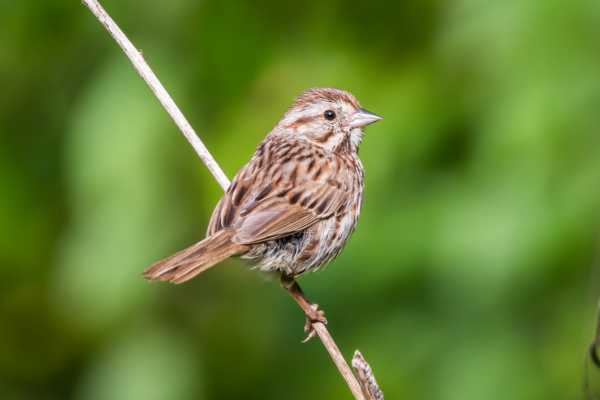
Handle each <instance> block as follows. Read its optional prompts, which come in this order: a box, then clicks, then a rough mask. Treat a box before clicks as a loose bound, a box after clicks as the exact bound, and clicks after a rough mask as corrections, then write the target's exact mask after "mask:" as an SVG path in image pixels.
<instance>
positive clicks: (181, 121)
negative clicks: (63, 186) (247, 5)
mask: <svg viewBox="0 0 600 400" xmlns="http://www.w3.org/2000/svg"><path fill="white" fill-rule="evenodd" d="M82 3H83V4H84V5H85V6H87V7H88V8H89V9H90V11H91V12H92V13H93V14H94V15H95V16H96V18H98V20H99V21H100V22H101V23H102V25H104V27H105V28H106V30H107V31H108V32H109V33H110V34H111V36H112V37H113V38H114V39H115V40H116V42H117V43H118V44H119V46H121V48H122V49H123V51H124V52H125V54H126V55H127V57H129V59H130V60H131V62H132V64H133V66H134V67H135V69H136V70H137V71H138V73H139V74H140V76H141V77H142V78H144V80H145V81H146V83H147V84H148V86H150V89H152V92H154V94H155V95H156V97H157V98H158V100H159V101H160V102H161V104H162V105H163V107H164V108H165V110H167V113H169V115H170V116H171V118H173V121H175V124H177V126H178V127H179V129H180V130H181V132H183V135H184V136H185V138H186V139H187V140H188V142H190V144H191V145H192V147H193V148H194V150H195V151H196V153H198V156H200V158H201V159H202V161H204V164H206V166H207V167H208V169H209V170H210V172H211V173H212V174H213V176H214V177H215V179H216V180H217V182H218V183H219V185H221V187H222V188H223V190H225V191H226V190H227V188H228V187H229V184H230V182H229V179H227V176H225V173H223V170H222V169H221V168H220V167H219V164H217V162H216V161H215V159H214V158H213V156H212V155H211V154H210V152H209V151H208V149H207V148H206V146H204V143H202V141H201V140H200V138H199V137H198V135H197V134H196V132H194V129H192V126H191V125H190V124H189V122H188V121H187V119H186V118H185V117H184V116H183V114H182V113H181V111H180V110H179V108H178V107H177V105H176V104H175V102H174V101H173V99H171V96H169V94H168V93H167V91H166V89H165V88H164V86H163V85H162V84H161V83H160V81H159V80H158V78H157V77H156V75H155V74H154V73H153V72H152V70H151V69H150V66H148V64H147V63H146V60H144V57H143V55H142V52H141V51H138V50H137V49H136V48H135V47H134V46H133V44H132V43H131V42H130V41H129V39H127V37H126V36H125V34H124V33H123V31H121V29H120V28H119V27H118V26H117V24H116V23H115V22H114V21H113V20H112V18H111V17H110V16H109V15H108V14H107V13H106V11H105V10H104V8H102V6H101V5H100V3H98V1H96V0H83V1H82ZM313 327H314V328H315V331H316V332H317V333H318V335H319V337H320V338H321V340H322V341H323V344H324V345H325V347H326V348H327V351H329V354H330V355H331V358H333V361H334V362H335V364H336V365H337V367H338V369H339V370H340V373H341V374H342V376H343V377H344V379H345V380H346V383H348V386H349V387H350V390H351V391H352V394H353V395H354V397H355V398H356V399H357V400H365V397H366V395H363V392H362V390H361V385H359V383H358V382H357V380H356V377H355V376H354V374H353V373H352V371H351V370H350V367H349V366H348V363H346V360H344V357H343V356H342V353H341V352H340V350H339V349H338V347H337V346H336V344H335V342H334V341H333V339H332V338H331V335H330V334H329V332H328V331H327V328H326V327H325V325H323V324H322V323H320V322H316V323H314V324H313ZM359 354H360V353H359ZM363 361H364V359H363ZM365 364H366V362H365ZM366 365H367V367H368V364H366ZM369 371H370V369H369ZM371 376H372V374H371ZM359 377H360V374H359ZM380 393H381V392H380ZM367 399H369V397H367ZM377 399H378V400H379V399H383V395H381V397H378V398H377Z"/></svg>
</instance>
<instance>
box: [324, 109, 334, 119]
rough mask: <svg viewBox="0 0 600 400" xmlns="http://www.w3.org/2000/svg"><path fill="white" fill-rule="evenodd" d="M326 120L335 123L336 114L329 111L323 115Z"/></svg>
mask: <svg viewBox="0 0 600 400" xmlns="http://www.w3.org/2000/svg"><path fill="white" fill-rule="evenodd" d="M323 116H324V117H325V119H326V120H329V121H333V120H334V119H335V113H334V112H333V111H331V110H327V111H325V112H324V113H323Z"/></svg>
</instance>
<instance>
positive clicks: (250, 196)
mask: <svg viewBox="0 0 600 400" xmlns="http://www.w3.org/2000/svg"><path fill="white" fill-rule="evenodd" d="M380 119H381V117H379V116H377V115H375V114H373V113H370V112H368V111H366V110H363V109H362V108H360V104H359V103H358V101H357V100H356V98H354V96H353V95H352V94H350V93H348V92H346V91H343V90H340V89H336V88H315V89H310V90H307V91H306V92H304V93H302V94H301V95H300V96H299V97H297V98H296V99H295V100H294V104H293V105H292V107H290V109H289V110H287V111H286V113H285V114H284V115H283V118H282V119H281V121H279V123H278V124H277V125H276V126H275V128H273V130H272V131H271V133H269V134H268V135H267V137H266V138H265V140H263V141H262V142H261V143H260V144H259V145H258V148H257V149H256V153H254V155H253V156H252V158H251V159H250V162H248V164H246V165H245V166H244V167H243V168H242V169H241V170H240V171H239V172H238V173H237V175H236V176H235V178H234V179H233V181H232V182H231V186H230V187H229V189H228V190H227V192H226V193H225V194H224V195H223V197H222V198H221V200H220V201H219V204H217V207H216V208H215V210H214V212H213V214H212V217H211V220H210V223H209V226H208V232H207V234H206V239H204V240H203V241H201V242H199V243H197V244H195V245H193V246H191V247H189V248H187V249H185V250H183V251H180V252H179V253H177V254H175V255H172V256H171V257H169V258H166V259H164V260H162V261H159V262H157V263H156V264H154V265H152V266H151V267H149V268H148V269H146V271H145V272H144V274H143V275H144V277H145V278H146V279H148V280H151V281H153V280H170V281H172V282H174V283H181V282H184V281H186V280H188V279H190V278H192V277H194V276H195V275H197V274H199V273H200V272H202V271H204V270H205V269H207V268H209V267H211V266H212V265H214V264H216V263H218V262H219V261H221V260H223V259H225V258H227V257H231V256H241V257H242V258H244V259H247V260H250V262H251V263H252V264H253V265H254V266H255V268H258V269H260V270H262V271H269V272H277V273H279V274H281V282H282V284H283V287H284V288H285V289H286V290H288V291H289V292H290V293H291V294H292V296H294V298H295V299H296V300H297V301H298V302H299V303H300V305H301V306H302V308H303V309H304V311H305V312H306V314H307V326H306V329H307V330H308V329H310V324H311V322H313V321H319V322H324V323H326V320H325V318H324V313H323V312H322V311H316V307H314V308H313V307H311V303H309V302H308V301H307V300H306V297H305V296H304V294H303V293H302V291H301V290H300V287H299V286H298V284H297V283H296V282H295V278H296V277H297V276H298V275H300V274H302V273H304V272H306V271H311V270H316V269H317V268H319V267H321V266H325V265H326V264H328V263H329V262H331V261H332V260H334V259H335V258H336V257H337V256H338V255H339V254H340V252H341V251H342V249H343V248H344V245H345V244H346V242H347V241H348V238H349V237H350V235H352V232H354V228H355V227H356V222H357V220H358V215H359V213H360V209H361V206H362V200H363V188H364V183H363V175H364V170H363V166H362V164H361V162H360V159H359V158H358V146H359V145H360V143H361V141H362V135H363V130H362V127H363V126H365V125H367V124H370V123H373V122H375V121H378V120H380Z"/></svg>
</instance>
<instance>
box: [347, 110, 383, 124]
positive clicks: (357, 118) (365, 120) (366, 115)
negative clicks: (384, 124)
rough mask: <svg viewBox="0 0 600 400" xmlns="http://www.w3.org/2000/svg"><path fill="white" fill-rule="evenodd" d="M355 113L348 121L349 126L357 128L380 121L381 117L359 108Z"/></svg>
mask: <svg viewBox="0 0 600 400" xmlns="http://www.w3.org/2000/svg"><path fill="white" fill-rule="evenodd" d="M356 110H357V111H356V112H355V113H354V114H352V118H351V119H350V126H353V127H359V126H365V125H369V124H372V123H373V122H377V121H379V120H380V119H381V117H380V116H379V115H377V114H373V113H372V112H369V111H367V110H364V109H362V108H360V107H358V108H357V109H356Z"/></svg>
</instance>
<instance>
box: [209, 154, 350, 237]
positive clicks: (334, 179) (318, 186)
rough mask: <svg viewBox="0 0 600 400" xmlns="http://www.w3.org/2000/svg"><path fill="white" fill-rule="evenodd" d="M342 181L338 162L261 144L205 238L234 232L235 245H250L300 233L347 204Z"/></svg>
mask: <svg viewBox="0 0 600 400" xmlns="http://www.w3.org/2000/svg"><path fill="white" fill-rule="evenodd" d="M270 160H273V162H269V161H270ZM343 176H348V174H347V173H346V171H345V166H344V165H343V162H342V160H340V159H338V158H336V157H335V156H333V155H326V154H325V153H324V152H323V151H322V150H321V149H319V148H307V147H306V144H298V143H290V144H287V145H283V146H281V145H278V146H277V147H276V148H273V149H271V148H269V145H268V144H265V143H263V144H261V146H259V148H258V149H257V152H256V154H255V155H254V157H252V159H251V160H250V162H249V163H248V164H247V165H246V166H244V167H243V168H242V169H241V170H240V172H238V174H237V175H236V177H235V178H234V180H233V182H232V184H231V186H230V188H229V189H228V190H227V192H226V193H225V194H224V195H223V197H222V198H221V201H219V204H218V205H217V207H216V208H215V211H214V212H213V215H212V218H211V221H210V224H209V228H208V233H207V234H208V235H209V236H210V235H212V234H214V233H216V232H218V231H219V230H221V229H224V228H228V227H234V228H235V230H236V232H237V234H236V235H235V236H234V237H233V239H232V240H233V241H234V242H235V243H238V244H252V243H258V242H262V241H265V240H271V239H277V238H281V237H284V236H288V235H292V234H294V233H296V232H300V231H302V230H305V229H307V228H308V227H310V226H311V225H313V224H315V223H316V222H317V221H319V220H320V219H323V218H329V217H331V216H332V215H334V214H335V213H336V211H338V210H340V208H341V207H342V206H343V205H344V204H346V202H347V201H348V186H349V185H348V184H347V183H346V182H344V180H343V179H341V177H343Z"/></svg>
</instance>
